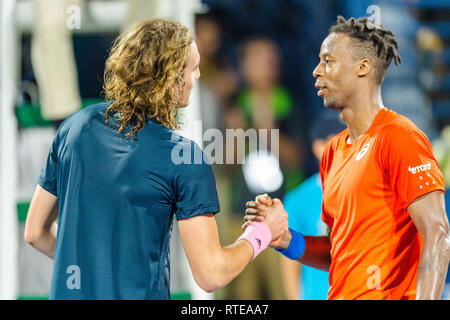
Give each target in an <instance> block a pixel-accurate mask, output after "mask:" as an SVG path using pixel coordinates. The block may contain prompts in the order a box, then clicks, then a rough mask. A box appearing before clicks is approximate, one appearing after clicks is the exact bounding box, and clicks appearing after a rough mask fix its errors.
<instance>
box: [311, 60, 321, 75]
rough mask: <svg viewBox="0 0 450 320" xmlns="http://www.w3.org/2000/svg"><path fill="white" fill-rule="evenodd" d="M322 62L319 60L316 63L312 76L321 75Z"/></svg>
mask: <svg viewBox="0 0 450 320" xmlns="http://www.w3.org/2000/svg"><path fill="white" fill-rule="evenodd" d="M321 65H322V63H320V62H319V64H318V65H317V67H316V68H315V69H314V70H313V73H312V76H313V77H314V78H318V77H319V76H322V75H323V73H322V67H321Z"/></svg>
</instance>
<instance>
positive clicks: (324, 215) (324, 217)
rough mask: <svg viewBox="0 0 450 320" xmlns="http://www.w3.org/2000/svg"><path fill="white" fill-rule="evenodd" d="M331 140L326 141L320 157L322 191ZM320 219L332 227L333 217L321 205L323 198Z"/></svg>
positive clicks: (330, 150) (330, 149)
mask: <svg viewBox="0 0 450 320" xmlns="http://www.w3.org/2000/svg"><path fill="white" fill-rule="evenodd" d="M332 141H333V140H332ZM332 141H329V142H328V144H327V146H326V147H325V151H324V153H323V156H322V159H321V161H320V181H321V183H322V192H323V191H324V190H323V188H324V180H325V175H326V173H327V170H328V164H329V163H330V161H329V157H330V154H332V144H331V143H332ZM320 219H322V221H323V222H325V224H326V225H327V226H329V227H330V228H333V223H334V218H333V217H332V216H331V215H329V214H328V213H327V212H326V211H325V208H324V205H323V200H322V213H321V214H320Z"/></svg>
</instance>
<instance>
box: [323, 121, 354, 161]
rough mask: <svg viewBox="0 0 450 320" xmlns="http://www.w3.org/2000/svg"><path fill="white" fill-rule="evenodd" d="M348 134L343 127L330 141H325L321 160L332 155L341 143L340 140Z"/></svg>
mask: <svg viewBox="0 0 450 320" xmlns="http://www.w3.org/2000/svg"><path fill="white" fill-rule="evenodd" d="M347 136H348V129H345V130H343V131H341V132H339V133H338V134H337V135H335V136H334V137H333V138H332V139H331V140H330V141H328V142H327V144H326V146H325V150H324V153H323V157H322V161H323V160H324V159H325V160H326V159H327V158H328V157H329V156H330V155H332V154H333V153H334V152H335V151H336V150H337V149H338V148H339V145H340V144H341V143H342V140H343V139H345V138H346V137H347Z"/></svg>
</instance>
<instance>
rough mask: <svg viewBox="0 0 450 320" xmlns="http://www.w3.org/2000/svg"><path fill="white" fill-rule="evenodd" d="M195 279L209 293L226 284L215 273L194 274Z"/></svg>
mask: <svg viewBox="0 0 450 320" xmlns="http://www.w3.org/2000/svg"><path fill="white" fill-rule="evenodd" d="M194 280H195V282H196V283H197V285H198V286H199V287H200V288H201V289H202V290H204V291H206V292H208V293H212V292H214V291H216V290H218V289H220V288H222V287H223V286H224V285H225V284H224V283H221V282H220V280H219V279H218V278H217V277H216V276H215V275H214V274H213V273H208V274H203V275H196V274H194Z"/></svg>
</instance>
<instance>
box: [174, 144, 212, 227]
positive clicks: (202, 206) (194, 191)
mask: <svg viewBox="0 0 450 320" xmlns="http://www.w3.org/2000/svg"><path fill="white" fill-rule="evenodd" d="M192 146H193V148H194V149H196V150H195V152H198V153H201V155H202V156H203V151H201V149H200V148H199V147H198V146H197V145H196V144H195V143H192ZM202 159H204V158H203V157H202ZM178 166H179V168H178V169H179V170H178V175H177V177H176V178H175V186H176V207H177V209H176V218H177V220H182V219H187V218H191V217H194V216H197V215H201V214H207V213H214V214H215V213H217V212H219V211H220V205H219V199H218V197H217V189H216V181H215V178H214V174H213V171H212V168H211V166H210V165H209V164H208V163H206V162H205V161H204V160H202V161H201V163H196V162H192V163H190V164H186V163H183V164H179V165H178Z"/></svg>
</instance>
